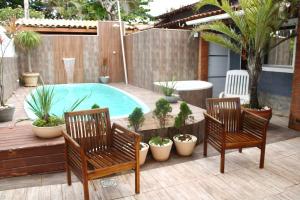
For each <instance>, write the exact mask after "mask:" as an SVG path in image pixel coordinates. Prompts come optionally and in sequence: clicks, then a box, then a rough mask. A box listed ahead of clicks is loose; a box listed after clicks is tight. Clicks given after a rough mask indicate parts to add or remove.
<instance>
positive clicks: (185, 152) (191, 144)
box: [173, 134, 197, 156]
mask: <svg viewBox="0 0 300 200" xmlns="http://www.w3.org/2000/svg"><path fill="white" fill-rule="evenodd" d="M187 135H189V136H191V138H192V139H191V140H189V141H181V140H179V139H178V137H177V136H176V135H175V136H174V137H173V140H174V144H175V147H176V151H177V153H178V154H179V155H180V156H190V155H192V153H193V151H194V149H195V146H196V142H197V137H196V136H194V135H190V134H187Z"/></svg>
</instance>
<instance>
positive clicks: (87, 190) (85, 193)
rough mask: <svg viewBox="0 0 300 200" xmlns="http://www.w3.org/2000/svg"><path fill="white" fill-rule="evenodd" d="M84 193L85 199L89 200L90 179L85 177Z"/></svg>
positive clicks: (83, 183)
mask: <svg viewBox="0 0 300 200" xmlns="http://www.w3.org/2000/svg"><path fill="white" fill-rule="evenodd" d="M82 185H83V194H84V200H89V199H90V195H89V181H88V180H87V179H85V178H83V182H82Z"/></svg>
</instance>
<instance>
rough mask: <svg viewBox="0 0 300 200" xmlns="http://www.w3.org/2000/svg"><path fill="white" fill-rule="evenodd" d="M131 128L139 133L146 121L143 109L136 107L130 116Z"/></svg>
mask: <svg viewBox="0 0 300 200" xmlns="http://www.w3.org/2000/svg"><path fill="white" fill-rule="evenodd" d="M128 121H129V127H133V128H134V131H135V132H137V131H138V130H139V128H140V126H141V125H142V124H143V122H144V121H145V117H144V113H143V111H142V109H141V108H138V107H136V108H135V109H134V110H133V112H132V113H131V114H130V115H129V116H128Z"/></svg>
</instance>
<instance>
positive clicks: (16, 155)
mask: <svg viewBox="0 0 300 200" xmlns="http://www.w3.org/2000/svg"><path fill="white" fill-rule="evenodd" d="M63 153H64V140H63V138H62V137H59V138H55V139H40V138H38V137H36V136H35V135H34V134H33V133H32V131H31V126H30V125H22V126H16V127H15V128H0V177H1V178H3V177H11V176H20V175H29V174H38V173H50V172H58V171H63V170H64V154H63Z"/></svg>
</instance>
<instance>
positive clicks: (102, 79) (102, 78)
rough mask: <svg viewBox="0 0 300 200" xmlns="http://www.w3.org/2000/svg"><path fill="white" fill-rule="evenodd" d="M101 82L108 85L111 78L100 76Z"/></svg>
mask: <svg viewBox="0 0 300 200" xmlns="http://www.w3.org/2000/svg"><path fill="white" fill-rule="evenodd" d="M99 82H100V83H104V84H107V83H108V82H109V76H100V77H99Z"/></svg>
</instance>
